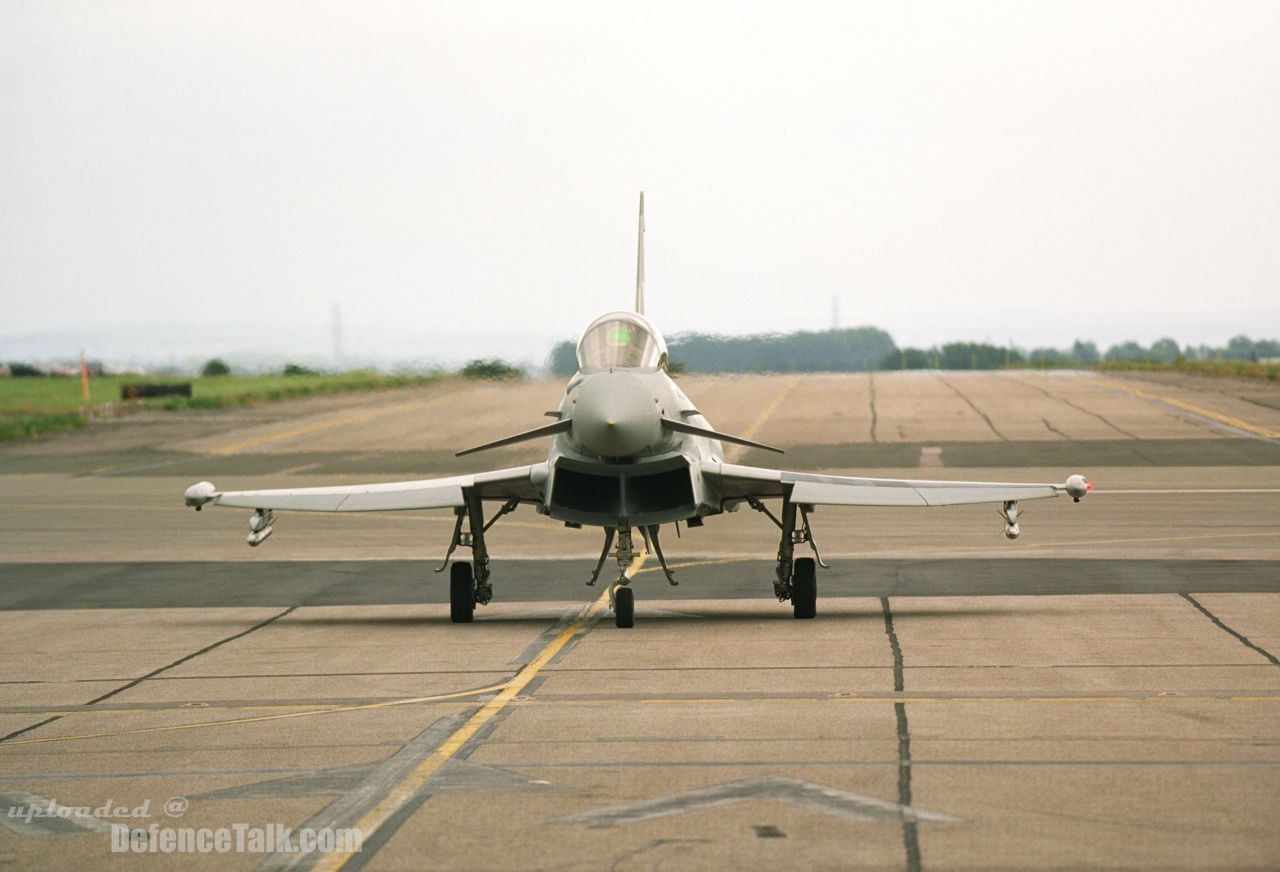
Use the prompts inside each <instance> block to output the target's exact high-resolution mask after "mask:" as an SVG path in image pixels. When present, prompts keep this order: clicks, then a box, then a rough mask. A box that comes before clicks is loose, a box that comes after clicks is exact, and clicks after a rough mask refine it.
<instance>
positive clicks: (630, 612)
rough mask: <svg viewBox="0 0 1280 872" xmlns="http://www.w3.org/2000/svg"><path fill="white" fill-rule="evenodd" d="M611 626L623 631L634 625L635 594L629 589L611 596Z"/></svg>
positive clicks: (623, 588)
mask: <svg viewBox="0 0 1280 872" xmlns="http://www.w3.org/2000/svg"><path fill="white" fill-rule="evenodd" d="M613 625H614V626H615V627H620V628H622V629H624V630H626V629H630V628H631V627H634V626H635V625H636V592H635V591H634V590H632V589H631V588H629V587H620V588H618V589H617V591H616V592H615V593H614V594H613Z"/></svg>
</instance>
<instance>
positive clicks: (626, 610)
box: [587, 524, 679, 630]
mask: <svg viewBox="0 0 1280 872" xmlns="http://www.w3.org/2000/svg"><path fill="white" fill-rule="evenodd" d="M636 529H638V530H639V531H640V538H641V539H642V540H643V542H644V544H643V546H641V550H640V551H636V550H635V548H634V547H633V539H632V533H631V527H629V526H626V525H621V526H618V527H606V528H605V531H604V547H603V548H601V549H600V559H599V560H597V561H596V568H595V570H594V571H593V572H592V573H591V580H590V581H588V582H587V586H588V587H590V586H592V585H594V584H595V583H596V581H597V580H598V579H599V578H600V571H601V570H602V569H604V562H605V561H606V560H608V559H609V553H610V550H611V549H612V548H613V541H614V537H615V536H616V537H617V540H618V548H617V550H616V551H614V552H613V554H614V557H615V558H616V559H617V561H618V580H617V581H615V582H614V583H613V584H611V585H609V606H610V607H611V608H612V609H613V624H614V626H615V627H619V628H620V629H624V630H626V629H630V628H631V627H634V626H635V623H636V594H635V591H633V590H632V589H631V588H630V587H629V585H630V584H631V579H632V578H633V577H634V576H635V574H636V573H637V572H638V571H639V570H640V567H641V565H642V564H643V563H644V558H645V555H646V553H647V552H648V551H652V552H653V553H654V554H655V555H656V556H657V558H658V563H659V564H661V566H662V572H663V574H665V575H666V576H667V581H668V582H669V583H671V584H672V585H676V584H679V582H678V581H676V577H675V575H674V574H673V573H672V572H671V568H670V567H668V566H667V558H666V556H665V555H664V554H663V553H662V544H661V543H660V542H659V541H658V525H657V524H651V525H647V526H642V527H637V528H636Z"/></svg>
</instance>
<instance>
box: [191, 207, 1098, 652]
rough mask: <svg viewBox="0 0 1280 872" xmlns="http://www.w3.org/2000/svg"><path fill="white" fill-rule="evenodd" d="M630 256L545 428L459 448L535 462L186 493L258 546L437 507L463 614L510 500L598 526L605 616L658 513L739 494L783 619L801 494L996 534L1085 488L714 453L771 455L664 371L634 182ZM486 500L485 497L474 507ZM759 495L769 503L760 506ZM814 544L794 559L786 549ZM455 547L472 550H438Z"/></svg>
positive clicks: (805, 534)
mask: <svg viewBox="0 0 1280 872" xmlns="http://www.w3.org/2000/svg"><path fill="white" fill-rule="evenodd" d="M637 248H638V252H637V258H636V294H635V310H634V311H629V312H628V311H617V312H609V313H608V314H605V315H601V316H600V317H599V318H597V319H596V320H595V321H592V322H591V324H590V325H588V326H587V329H586V330H585V331H583V333H582V338H581V339H580V340H579V342H578V348H577V351H578V372H577V373H576V374H575V375H574V376H573V377H572V378H571V379H570V380H569V383H568V385H567V386H566V387H565V392H564V398H563V399H562V400H561V402H560V407H559V409H558V410H556V411H554V412H548V413H547V414H548V416H550V417H552V418H554V420H553V421H552V422H551V423H549V424H544V425H543V426H541V427H535V428H533V429H531V430H526V431H525V432H523V433H518V434H516V435H514V436H508V437H507V438H505V439H499V440H497V441H496V442H489V443H487V444H485V445H478V446H476V447H474V448H468V449H466V450H465V451H460V452H458V455H459V456H463V455H468V454H472V453H475V452H479V451H485V450H487V449H490V448H497V447H500V446H503V445H511V444H513V443H517V442H525V441H528V440H532V439H546V438H550V440H551V445H550V449H549V450H548V452H547V459H546V460H545V461H543V462H541V463H535V464H531V465H529V466H518V467H515V468H512V469H499V470H494V471H490V472H477V473H474V474H470V475H460V476H453V477H449V478H435V479H426V480H423V481H405V482H394V483H390V484H366V485H344V486H340V487H309V488H285V489H280V490H256V491H219V490H218V489H217V488H215V487H214V486H213V484H211V483H210V482H207V481H202V482H199V483H198V484H195V485H192V486H191V487H190V488H188V489H187V492H186V497H185V499H186V504H187V505H188V506H192V507H194V508H195V509H196V510H197V511H199V510H200V509H201V508H202V507H203V506H205V505H209V504H212V505H215V506H234V507H240V508H247V509H252V510H253V514H252V515H251V516H250V518H249V537H248V542H249V544H250V545H252V546H256V545H260V544H262V542H263V541H264V540H265V539H266V538H267V537H268V536H270V535H271V533H272V531H273V530H274V529H275V523H276V515H275V513H276V512H278V511H300V512H380V511H404V510H406V509H452V510H453V512H454V513H455V515H456V516H457V520H456V522H455V524H454V527H453V536H452V538H451V540H450V542H449V547H448V552H447V553H446V555H445V560H444V563H443V564H442V565H441V567H440V568H439V569H437V570H436V571H437V572H441V571H443V570H444V568H445V567H446V566H449V567H450V575H449V613H450V617H451V619H452V621H453V622H454V623H469V622H471V621H472V620H473V619H474V616H475V609H476V606H478V605H481V606H482V605H485V604H487V603H488V602H489V601H490V599H491V598H492V596H493V584H492V577H491V572H490V565H489V552H488V549H487V548H486V547H485V533H486V532H488V530H489V529H490V528H491V527H492V526H493V524H494V523H496V522H497V520H498V519H499V518H501V517H502V516H503V515H506V514H508V513H510V512H512V511H514V510H515V509H516V508H517V507H518V506H520V505H523V504H529V505H532V506H533V507H534V508H535V509H536V510H537V511H538V513H539V514H542V515H546V516H547V517H548V518H550V519H551V520H553V521H559V522H562V523H564V524H566V525H567V526H570V527H582V526H590V527H600V528H602V529H603V530H604V547H603V548H602V549H601V551H600V559H599V560H598V561H597V562H596V566H595V570H594V571H593V572H592V574H591V578H590V580H589V581H588V582H587V584H588V585H594V584H595V583H596V581H597V579H598V578H599V576H600V572H601V570H602V569H603V567H604V565H605V562H606V561H607V560H608V558H609V557H610V555H612V556H613V557H614V558H615V560H616V561H617V565H618V577H617V579H616V580H615V581H614V582H613V583H612V585H611V586H610V588H609V593H610V597H609V599H610V604H611V606H612V608H613V613H614V623H615V624H616V625H617V626H618V627H631V626H633V624H634V621H635V595H634V591H633V590H632V588H631V586H630V583H631V580H632V577H633V576H634V574H635V571H636V569H637V568H638V566H639V564H640V563H641V562H643V560H644V558H645V557H646V556H647V555H648V554H649V553H653V554H654V555H655V556H656V557H657V558H658V560H659V562H660V564H661V566H662V570H663V572H664V573H665V574H666V577H667V580H668V581H669V582H670V583H671V584H676V579H675V577H674V575H673V573H672V571H671V569H670V567H669V566H668V564H667V560H666V557H665V555H664V554H663V551H662V545H661V543H660V541H659V538H658V533H659V530H660V529H661V528H662V526H663V525H665V524H672V525H675V526H676V530H677V532H678V531H679V525H680V524H684V525H686V526H687V527H701V526H702V525H703V523H704V522H705V521H706V519H707V518H709V517H713V516H716V515H720V514H722V513H725V512H733V511H737V510H738V509H740V508H741V507H742V506H743V505H746V506H749V507H750V508H752V509H754V510H756V511H759V512H762V513H764V514H765V515H766V516H767V517H768V518H769V519H770V520H771V521H773V523H774V524H775V525H776V526H777V527H778V530H779V542H778V555H777V565H776V567H775V569H774V579H773V592H774V594H775V595H776V596H777V598H778V600H779V601H780V602H787V601H790V602H791V608H792V612H793V614H794V615H795V617H797V618H802V619H803V618H812V617H814V616H815V614H816V613H817V595H818V588H817V567H818V566H824V567H825V566H826V564H825V563H823V562H822V558H821V556H820V554H819V553H818V549H817V545H816V543H815V542H814V538H813V528H812V525H811V523H810V519H809V514H810V512H812V511H813V509H814V507H815V506H819V505H828V506H895V507H898V506H900V507H904V508H905V507H913V506H947V505H960V504H967V503H985V502H992V503H997V504H999V506H1000V508H999V513H1000V516H1001V518H1002V520H1003V522H1004V529H1005V535H1006V536H1007V537H1008V538H1010V539H1015V538H1017V536H1018V534H1019V525H1018V516H1019V508H1018V503H1019V502H1020V501H1022V500H1036V499H1045V498H1049V497H1056V496H1058V495H1059V494H1064V493H1065V494H1067V495H1068V496H1070V497H1071V498H1072V499H1074V500H1075V501H1076V502H1079V501H1080V499H1081V498H1082V497H1084V496H1085V495H1086V494H1087V493H1088V492H1089V490H1090V489H1091V487H1092V485H1091V484H1090V483H1089V482H1088V481H1086V480H1085V478H1084V476H1082V475H1073V476H1071V477H1070V478H1068V479H1067V480H1066V482H1064V483H1063V484H1002V483H993V482H959V481H915V480H905V479H887V478H852V477H846V476H834V475H816V474H812V473H805V472H788V471H785V470H777V469H767V468H762V467H754V466H740V465H736V464H732V463H728V462H726V461H725V451H724V444H725V443H732V444H735V445H746V446H750V447H753V448H762V449H766V450H770V451H778V452H779V453H781V451H780V450H779V449H777V448H771V447H770V446H768V445H762V444H760V443H759V442H754V441H752V440H750V439H745V438H742V437H740V436H734V435H731V434H727V433H721V432H719V431H717V430H716V429H715V428H714V427H713V426H712V425H711V423H710V422H709V421H708V420H707V419H706V418H705V417H704V416H703V414H702V413H701V412H700V411H699V410H698V407H697V406H696V405H695V404H694V403H693V401H692V400H690V399H689V398H688V397H687V396H685V394H684V391H682V390H681V389H680V387H679V386H678V385H677V384H676V383H675V382H674V381H673V380H672V379H671V377H670V375H668V373H667V365H668V357H667V345H666V342H665V341H664V340H663V338H662V334H661V333H659V332H658V330H657V328H656V327H654V325H653V324H652V323H650V322H649V320H648V319H647V318H645V314H644V194H643V193H641V195H640V223H639V232H638V244H637ZM485 503H491V504H498V506H499V507H498V508H497V510H496V513H495V514H494V515H493V516H492V517H486V512H485ZM769 503H772V504H773V506H774V508H770V507H769V505H768V504H769ZM806 545H807V546H808V547H809V549H810V550H812V552H813V556H812V557H809V556H805V557H796V556H795V551H796V547H797V546H806ZM459 548H465V549H469V550H470V552H471V560H469V561H456V560H455V561H453V562H452V564H451V565H450V561H451V560H453V556H454V553H455V552H456V551H457V550H458V549H459Z"/></svg>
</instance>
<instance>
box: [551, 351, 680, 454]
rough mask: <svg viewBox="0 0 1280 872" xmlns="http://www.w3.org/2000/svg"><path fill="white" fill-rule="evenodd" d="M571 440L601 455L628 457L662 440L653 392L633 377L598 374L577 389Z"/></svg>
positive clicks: (589, 377) (622, 374)
mask: <svg viewBox="0 0 1280 872" xmlns="http://www.w3.org/2000/svg"><path fill="white" fill-rule="evenodd" d="M571 434H572V436H573V439H574V441H576V442H577V443H578V444H579V445H581V446H582V447H583V448H584V449H586V450H587V451H589V452H590V453H592V454H596V455H599V456H600V457H631V456H633V455H636V454H639V453H640V452H642V451H644V450H645V449H646V448H650V447H652V446H654V445H657V444H658V442H659V441H660V440H661V439H662V419H661V416H660V414H659V413H658V407H657V404H655V403H654V401H653V395H652V394H650V393H649V391H648V389H647V388H646V387H645V386H644V385H643V384H641V383H640V381H639V380H638V379H636V378H635V377H634V376H631V375H628V374H626V373H614V372H607V373H604V372H602V373H598V374H596V375H592V376H588V377H587V379H586V381H584V382H583V384H582V386H581V387H580V388H578V395H577V397H576V402H575V403H574V406H573V429H572V431H571Z"/></svg>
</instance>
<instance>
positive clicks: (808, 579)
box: [791, 557, 818, 618]
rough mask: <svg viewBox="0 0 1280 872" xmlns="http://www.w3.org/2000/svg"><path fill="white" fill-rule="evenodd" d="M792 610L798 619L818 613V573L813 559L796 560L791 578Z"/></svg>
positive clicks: (802, 558)
mask: <svg viewBox="0 0 1280 872" xmlns="http://www.w3.org/2000/svg"><path fill="white" fill-rule="evenodd" d="M791 609H792V612H793V613H794V614H795V616H796V617H797V618H812V617H813V616H814V615H816V614H817V613H818V573H817V570H816V569H815V568H814V563H813V558H812V557H801V558H799V559H798V560H796V565H795V569H794V570H793V571H792V576H791Z"/></svg>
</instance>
